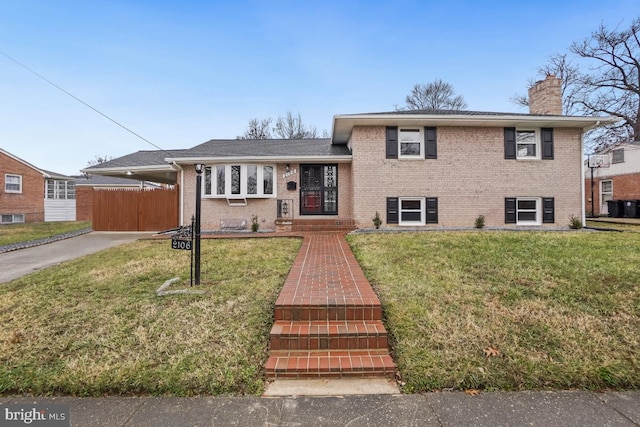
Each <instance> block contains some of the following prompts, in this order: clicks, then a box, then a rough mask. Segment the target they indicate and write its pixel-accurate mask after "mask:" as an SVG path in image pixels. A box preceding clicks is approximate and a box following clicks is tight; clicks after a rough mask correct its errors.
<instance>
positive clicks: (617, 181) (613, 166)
mask: <svg viewBox="0 0 640 427" xmlns="http://www.w3.org/2000/svg"><path fill="white" fill-rule="evenodd" d="M596 154H600V155H606V156H609V167H607V168H594V170H593V211H594V212H593V213H594V215H596V216H599V215H608V214H609V207H608V205H607V200H640V141H636V142H626V143H620V144H616V145H614V146H612V147H609V148H607V149H606V150H603V151H601V152H599V153H596ZM584 177H585V191H586V206H585V209H586V211H587V212H589V213H591V170H590V168H588V167H587V168H586V170H585V175H584Z"/></svg>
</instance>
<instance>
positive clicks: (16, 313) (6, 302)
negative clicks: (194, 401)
mask: <svg viewBox="0 0 640 427" xmlns="http://www.w3.org/2000/svg"><path fill="white" fill-rule="evenodd" d="M299 247H300V241H299V240H296V239H282V238H277V239H237V240H203V242H202V285H201V286H199V287H198V289H205V290H207V291H208V292H207V293H206V294H205V295H171V296H164V297H157V296H156V295H155V291H156V289H157V288H158V287H159V286H160V285H162V284H163V282H164V281H166V280H167V279H171V278H173V277H178V276H180V277H181V278H182V279H184V281H185V282H187V284H188V280H189V252H187V251H175V250H172V249H171V248H170V242H169V241H167V240H163V241H139V242H135V243H133V244H130V245H125V246H120V247H117V248H112V249H109V250H106V251H103V252H100V253H98V254H95V255H91V256H88V257H84V258H81V259H78V260H75V261H72V262H68V263H65V264H62V265H60V266H57V267H54V268H50V269H46V270H43V271H40V272H37V273H34V274H31V275H29V276H26V277H24V278H21V279H18V280H14V281H12V282H10V283H7V284H3V285H2V286H0V325H2V328H0V393H3V394H15V393H28V394H35V395H43V394H70V395H80V396H85V395H90V396H99V395H103V394H113V395H120V394H123V395H131V394H154V395H163V394H171V395H178V396H191V395H200V394H205V395H218V394H236V395H238V394H258V395H259V394H260V393H261V392H262V390H263V386H264V378H263V373H262V365H263V363H264V362H265V360H266V357H267V343H268V334H269V328H270V327H271V324H272V322H273V320H272V319H273V304H274V302H275V299H276V298H277V295H278V293H279V291H280V288H281V287H282V284H283V283H284V280H285V278H286V276H287V273H288V271H289V268H290V266H291V264H292V263H293V260H294V258H295V256H296V254H297V251H298V248H299ZM181 287H184V286H183V284H179V285H174V286H173V288H174V289H175V288H181Z"/></svg>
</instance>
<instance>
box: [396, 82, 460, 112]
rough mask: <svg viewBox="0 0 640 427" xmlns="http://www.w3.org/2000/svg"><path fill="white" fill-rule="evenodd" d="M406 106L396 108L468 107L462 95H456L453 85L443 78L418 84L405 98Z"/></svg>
mask: <svg viewBox="0 0 640 427" xmlns="http://www.w3.org/2000/svg"><path fill="white" fill-rule="evenodd" d="M404 101H405V104H406V105H405V106H404V107H403V108H398V107H397V106H396V110H431V109H434V110H464V109H466V108H467V103H466V102H465V100H464V98H463V96H462V95H456V94H455V91H454V90H453V86H452V85H451V84H449V83H447V82H445V81H442V80H441V79H436V80H434V81H433V82H431V83H427V84H420V83H418V84H416V85H414V86H413V89H411V93H410V94H409V95H407V97H406V98H405V100H404Z"/></svg>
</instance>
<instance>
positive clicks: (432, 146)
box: [424, 127, 438, 159]
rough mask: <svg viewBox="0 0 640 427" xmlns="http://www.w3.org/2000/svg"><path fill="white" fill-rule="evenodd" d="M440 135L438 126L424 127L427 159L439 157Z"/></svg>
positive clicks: (425, 155)
mask: <svg viewBox="0 0 640 427" xmlns="http://www.w3.org/2000/svg"><path fill="white" fill-rule="evenodd" d="M437 139H438V137H437V132H436V128H429V127H426V128H424V157H425V159H437V158H438V140H437Z"/></svg>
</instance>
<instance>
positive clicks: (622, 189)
mask: <svg viewBox="0 0 640 427" xmlns="http://www.w3.org/2000/svg"><path fill="white" fill-rule="evenodd" d="M609 180H610V181H611V182H612V185H613V197H612V200H622V199H624V200H633V199H635V200H640V173H634V174H626V175H615V176H601V177H596V178H594V179H593V207H594V212H593V214H594V215H596V216H598V215H604V214H605V213H606V211H603V209H602V206H601V204H600V183H601V182H602V181H609ZM584 190H585V194H586V197H585V211H586V212H587V213H592V212H591V179H590V178H587V179H585V181H584Z"/></svg>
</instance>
